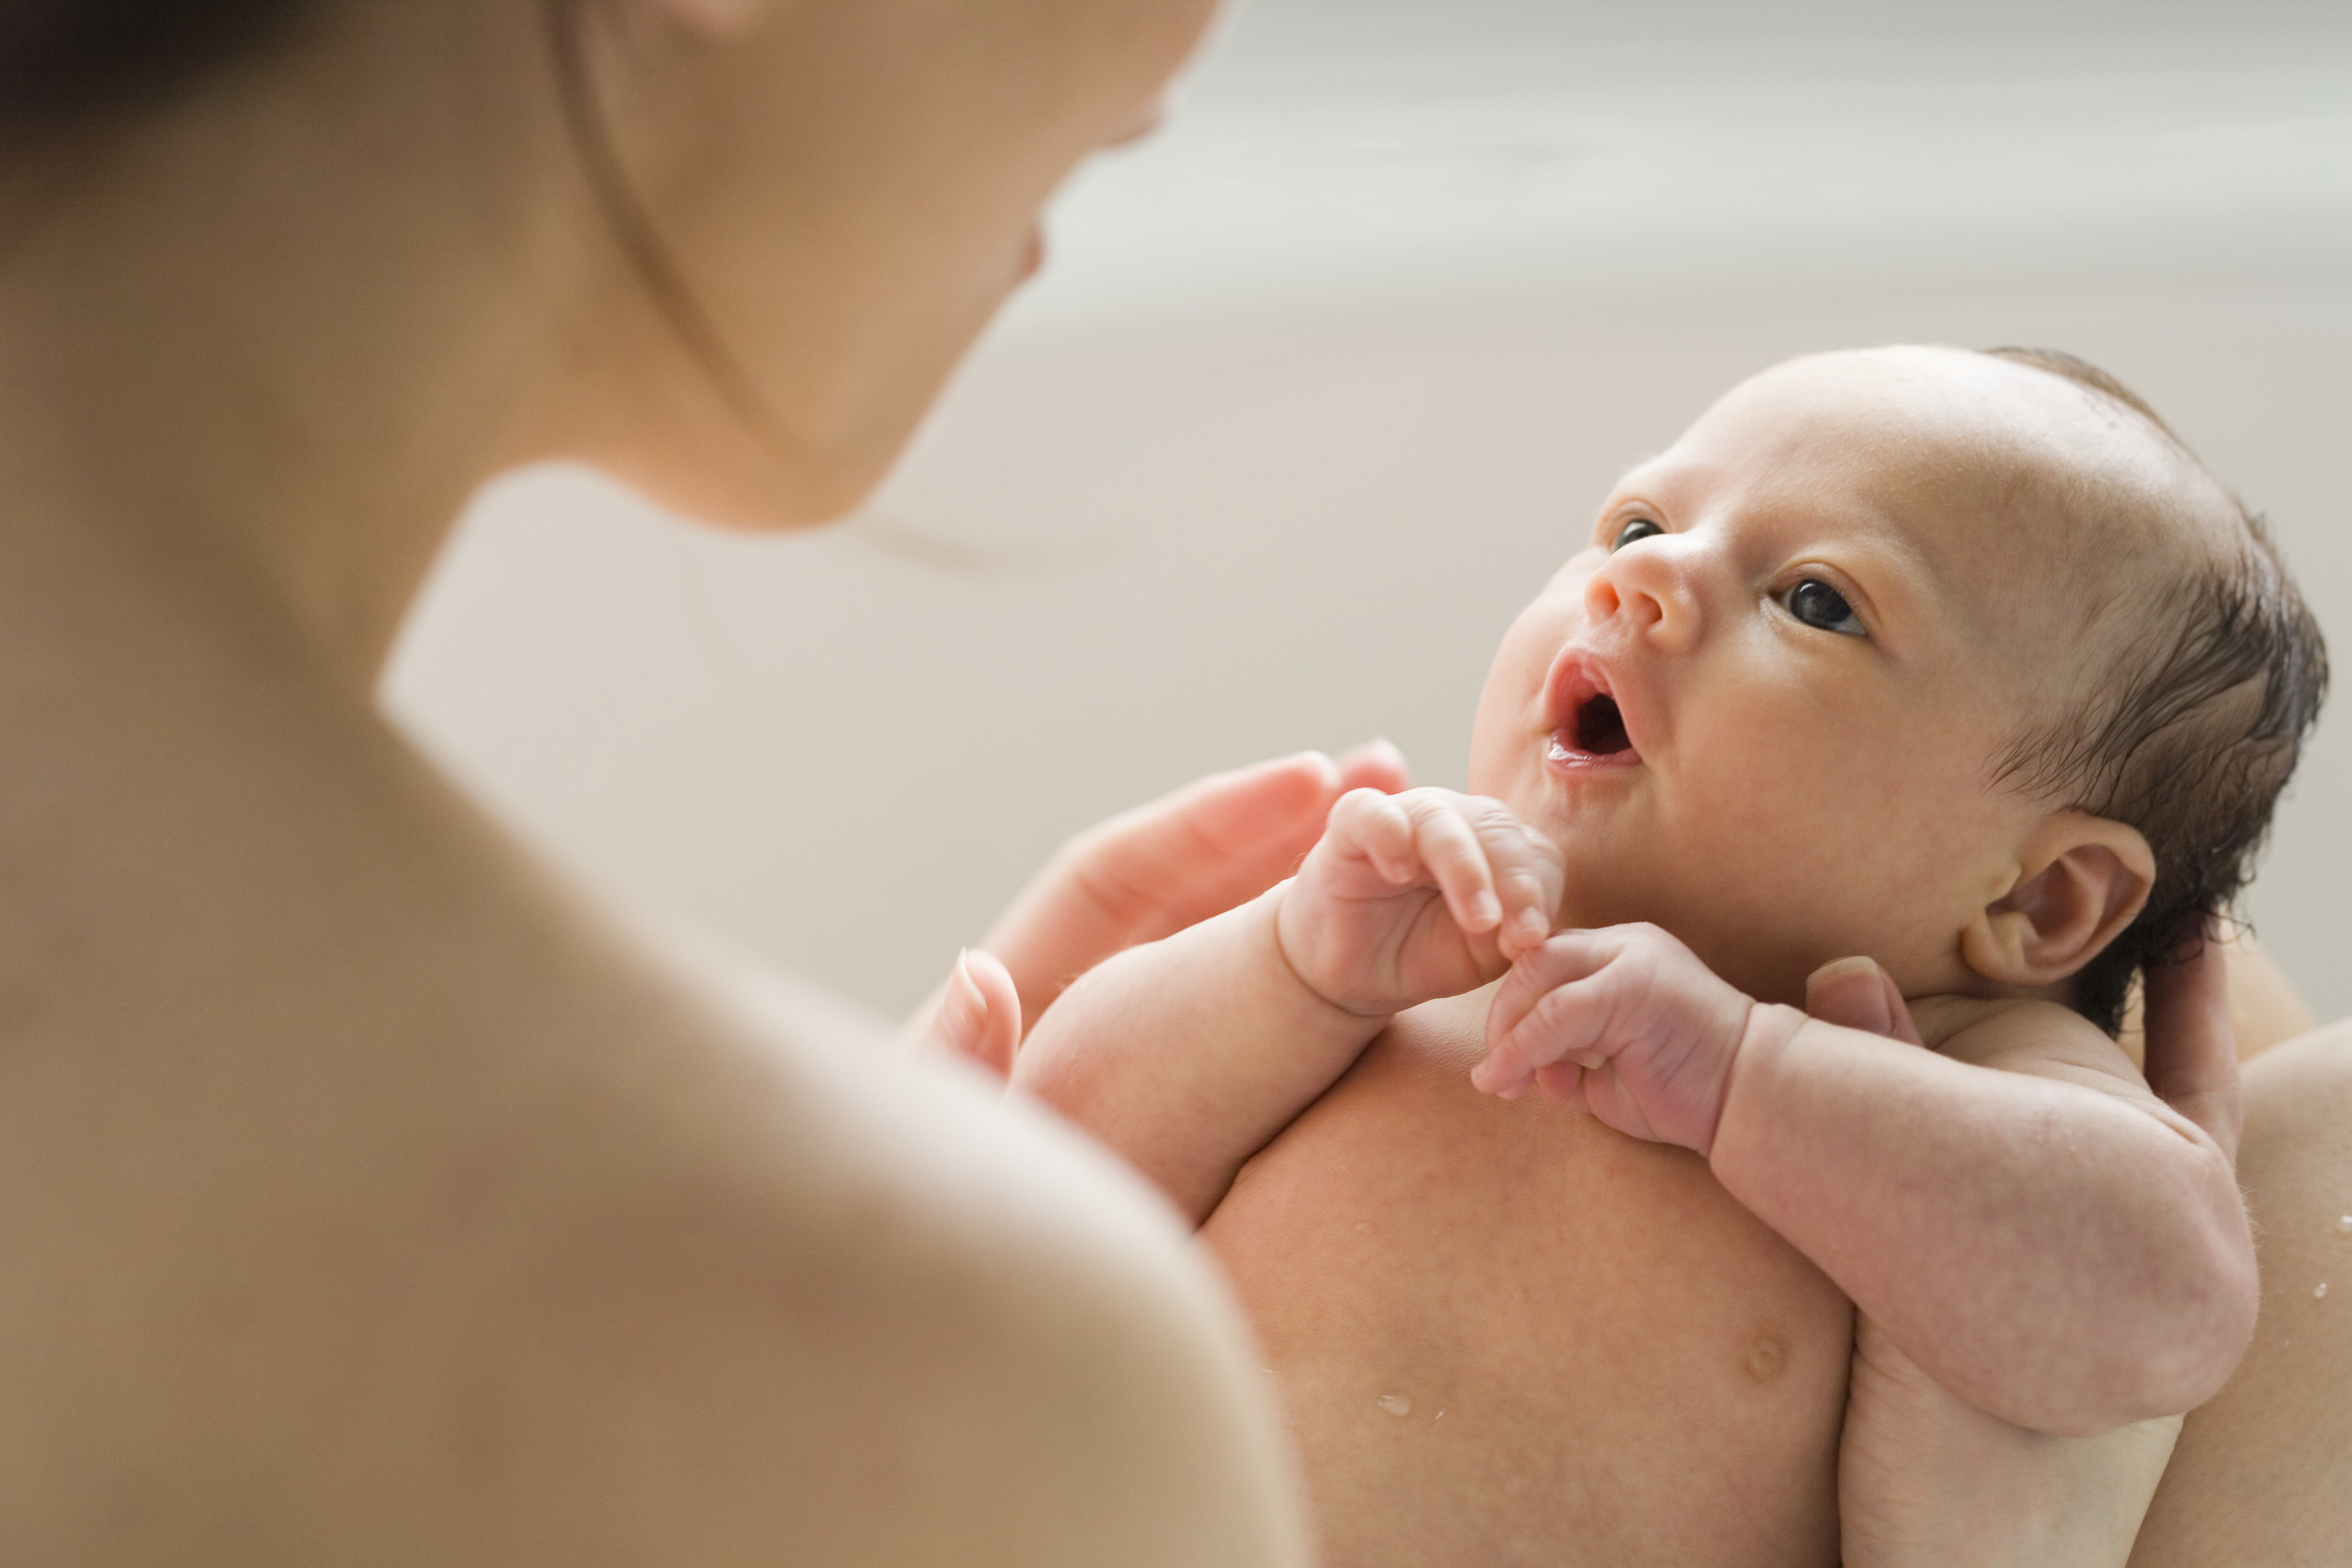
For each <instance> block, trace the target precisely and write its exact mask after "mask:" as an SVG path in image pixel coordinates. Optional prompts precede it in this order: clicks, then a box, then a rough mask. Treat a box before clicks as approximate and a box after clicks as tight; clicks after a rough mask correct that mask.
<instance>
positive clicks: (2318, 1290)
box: [2311, 1279, 2327, 1301]
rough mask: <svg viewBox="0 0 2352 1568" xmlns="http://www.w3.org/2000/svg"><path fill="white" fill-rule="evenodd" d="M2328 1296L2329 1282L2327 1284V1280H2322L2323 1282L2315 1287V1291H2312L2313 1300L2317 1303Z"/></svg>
mask: <svg viewBox="0 0 2352 1568" xmlns="http://www.w3.org/2000/svg"><path fill="white" fill-rule="evenodd" d="M2326 1294H2327V1282H2326V1280H2324V1279H2323V1280H2321V1281H2320V1282H2319V1284H2318V1285H2317V1286H2316V1287H2315V1288H2314V1289H2313V1290H2312V1292H2311V1299H2312V1300H2315V1301H2317V1300H2322V1299H2323V1298H2325V1297H2326Z"/></svg>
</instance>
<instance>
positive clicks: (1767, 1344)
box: [1748, 1331, 1789, 1383]
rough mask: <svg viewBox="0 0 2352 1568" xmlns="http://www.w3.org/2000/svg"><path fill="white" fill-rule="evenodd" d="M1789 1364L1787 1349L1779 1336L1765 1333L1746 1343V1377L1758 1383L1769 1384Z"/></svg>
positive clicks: (1768, 1332)
mask: <svg viewBox="0 0 2352 1568" xmlns="http://www.w3.org/2000/svg"><path fill="white" fill-rule="evenodd" d="M1788 1364H1789V1347H1788V1346H1787V1345H1786V1344H1784V1343H1782V1342H1781V1340H1780V1335H1778V1334H1776V1333H1772V1332H1770V1331H1766V1332H1764V1333H1760V1334H1759V1335H1757V1336H1756V1337H1755V1338H1754V1339H1752V1340H1750V1341H1748V1376H1750V1377H1752V1378H1754V1379H1755V1380H1756V1381H1757V1382H1759V1383H1770V1382H1771V1381H1772V1380H1773V1379H1775V1378H1777V1377H1779V1376H1780V1373H1781V1372H1782V1370H1783V1369H1785V1368H1786V1367H1787V1366H1788Z"/></svg>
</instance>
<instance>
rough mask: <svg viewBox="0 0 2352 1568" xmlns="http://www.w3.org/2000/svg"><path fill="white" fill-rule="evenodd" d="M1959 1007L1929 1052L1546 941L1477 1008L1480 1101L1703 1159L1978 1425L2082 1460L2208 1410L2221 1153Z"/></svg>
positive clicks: (2236, 1334)
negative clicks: (2109, 1444) (2068, 1441)
mask: <svg viewBox="0 0 2352 1568" xmlns="http://www.w3.org/2000/svg"><path fill="white" fill-rule="evenodd" d="M1954 1006H1957V1007H1958V1008H1962V1009H1968V1010H1969V1011H1971V1012H1973V1014H1974V1015H1975V1016H1960V1017H1956V1018H1953V1019H1950V1020H1948V1022H1949V1023H1951V1024H1954V1025H1956V1027H1954V1028H1953V1029H1952V1032H1950V1033H1949V1035H1948V1037H1946V1038H1944V1039H1943V1040H1942V1042H1941V1047H1940V1050H1939V1051H1928V1050H1925V1049H1920V1048H1917V1047H1908V1046H1905V1045H1901V1044H1897V1043H1895V1042H1892V1041H1889V1040H1887V1039H1885V1038H1882V1037H1877V1036H1874V1035H1867V1034H1864V1033H1861V1032H1860V1031H1857V1030H1853V1029H1846V1028H1840V1027H1838V1026H1833V1025H1830V1024H1826V1023H1822V1022H1821V1021H1820V1020H1818V1019H1813V1018H1809V1017H1807V1016H1805V1015H1804V1014H1802V1013H1801V1012H1798V1011H1797V1010H1796V1009H1795V1008H1792V1007H1780V1006H1769V1005H1759V1004H1755V1003H1752V1002H1750V1001H1749V999H1748V998H1747V997H1745V996H1743V995H1741V994H1739V993H1738V992H1736V991H1734V990H1733V989H1732V988H1731V987H1730V986H1729V985H1727V984H1725V983H1724V982H1723V981H1721V980H1720V979H1718V978H1717V977H1716V976H1715V975H1714V974H1713V973H1710V972H1709V971H1708V970H1707V969H1706V967H1705V966H1704V965H1703V964H1701V963H1699V961H1698V960H1697V959H1696V957H1695V956H1694V955H1692V954H1691V952H1689V950H1688V949H1686V948H1685V947H1683V946H1682V944H1681V943H1679V942H1675V940H1674V939H1673V938H1671V937H1669V936H1667V935H1665V933H1664V932H1663V931H1655V930H1654V929H1652V928H1647V927H1621V928H1615V929H1613V930H1611V931H1569V932H1562V933H1560V934H1559V935H1558V936H1556V937H1554V938H1552V939H1551V941H1550V942H1548V943H1546V944H1545V947H1544V948H1543V950H1542V951H1541V952H1539V953H1536V954H1530V955H1529V956H1528V957H1527V958H1525V959H1523V960H1522V961H1521V962H1520V963H1519V965H1518V966H1517V969H1516V970H1515V971H1514V973H1513V974H1512V976H1511V978H1510V979H1509V980H1507V982H1506V983H1505V984H1504V985H1503V987H1502V989H1501V991H1500V992H1499V993H1498V994H1497V995H1496V1004H1495V1009H1494V1014H1493V1016H1492V1017H1491V1019H1490V1022H1489V1026H1488V1054H1487V1059H1486V1062H1485V1063H1484V1064H1482V1066H1481V1067H1480V1068H1479V1071H1478V1082H1479V1085H1480V1087H1481V1088H1485V1089H1492V1090H1498V1091H1505V1092H1517V1090H1519V1089H1523V1088H1525V1087H1526V1086H1527V1085H1528V1082H1529V1081H1530V1079H1535V1080H1537V1081H1538V1082H1539V1083H1540V1084H1541V1085H1542V1087H1544V1088H1546V1089H1548V1090H1549V1091H1550V1092H1554V1093H1565V1094H1570V1095H1576V1096H1580V1097H1581V1098H1582V1099H1583V1100H1585V1102H1586V1103H1587V1104H1588V1105H1590V1106H1591V1109H1592V1110H1593V1111H1594V1112H1595V1113H1596V1114H1598V1115H1600V1116H1601V1117H1602V1119H1603V1120H1605V1121H1609V1122H1610V1123H1611V1124H1612V1125H1613V1126H1617V1127H1619V1128H1620V1129H1622V1131H1628V1132H1632V1133H1634V1134H1636V1135H1637V1136H1642V1137H1650V1138H1658V1139H1662V1140H1664V1141H1667V1142H1677V1143H1681V1144H1684V1145H1685V1146H1686V1147H1689V1148H1692V1149H1696V1150H1697V1151H1698V1152H1701V1153H1703V1154H1706V1156H1707V1157H1708V1162H1709V1163H1710V1164H1711V1165H1712V1166H1713V1168H1714V1170H1715V1173H1716V1174H1717V1178H1718V1179H1719V1180H1721V1181H1722V1183H1723V1184H1724V1186H1725V1187H1726V1188H1727V1190H1728V1191H1730V1192H1731V1194H1733V1195H1734V1196H1736V1197H1738V1199H1739V1200H1740V1201H1741V1202H1742V1203H1744V1204H1746V1205H1748V1207H1749V1208H1750V1209H1752V1210H1753V1211H1754V1212H1755V1213H1756V1214H1757V1215H1759V1217H1761V1218H1762V1219H1764V1220H1765V1221H1766V1222H1767V1223H1768V1224H1769V1225H1771V1226H1773V1228H1775V1229H1776V1230H1778V1231H1780V1234H1781V1235H1783V1236H1785V1237H1788V1238H1789V1240H1790V1242H1792V1243H1793V1244H1794V1245H1795V1246H1796V1247H1798V1248H1799V1249H1800V1250H1801V1251H1802V1252H1804V1253H1805V1255H1806V1256H1807V1257H1809V1258H1811V1259H1812V1260H1813V1261H1814V1262H1815V1263H1817V1264H1819V1265H1820V1266H1821V1267H1822V1269H1823V1270H1824V1271H1825V1272H1826V1273H1828V1274H1829V1276H1830V1277H1831V1278H1832V1279H1834V1280H1836V1281H1837V1283H1838V1284H1839V1286H1840V1287H1841V1288H1843V1289H1844V1290H1845V1291H1846V1293H1847V1294H1848V1295H1850V1296H1852V1297H1853V1299H1854V1301H1855V1303H1856V1304H1857V1305H1858V1306H1859V1307H1860V1308H1861V1309H1862V1310H1863V1311H1864V1312H1865V1313H1866V1314H1867V1315H1869V1316H1870V1317H1871V1318H1872V1319H1874V1320H1875V1321H1877V1322H1878V1324H1879V1325H1880V1326H1881V1327H1882V1328H1883V1329H1884V1330H1885V1331H1886V1333H1887V1335H1888V1336H1889V1338H1890V1339H1891V1340H1892V1341H1893V1342H1895V1343H1896V1344H1897V1345H1899V1346H1900V1347H1901V1348H1902V1349H1903V1350H1905V1351H1906V1352H1908V1353H1909V1354H1910V1355H1911V1356H1912V1358H1913V1359H1914V1360H1916V1362H1917V1363H1919V1365H1920V1367H1921V1368H1922V1369H1923V1370H1924V1371H1926V1372H1927V1374H1928V1375H1929V1376H1931V1377H1933V1378H1934V1379H1935V1380H1936V1381H1937V1382H1938V1383H1940V1384H1943V1385H1944V1386H1945V1387H1947V1388H1949V1389H1950V1390H1952V1392H1954V1393H1955V1394H1958V1395H1960V1396H1961V1397H1963V1398H1965V1399H1967V1400H1969V1402H1970V1403H1971V1404H1973V1405H1977V1406H1978V1407H1979V1408H1980V1409H1982V1410H1985V1411H1987V1412H1988V1413H1990V1414H1991V1415H1998V1416H2000V1417H2001V1418H2002V1419H2004V1420H2008V1421H2011V1422H2014V1423H2015V1424H2017V1425H2019V1426H2028V1427H2032V1428H2034V1429H2036V1430H2040V1431H2044V1432H2052V1433H2057V1434H2062V1435H2073V1436H2081V1435H2088V1434H2092V1433H2096V1432H2102V1431H2105V1430H2108V1429H2110V1428H2113V1427H2116V1426H2122V1425H2124V1424H2125V1423H2126V1422H2131V1421H2136V1420H2140V1419H2143V1418H2146V1417H2148V1416H2154V1415H2171V1414H2176V1413H2178V1412H2179V1411H2182V1410H2186V1409H2189V1407H2191V1406H2193V1405H2197V1404H2199V1403H2200V1402H2202V1401H2203V1400H2204V1399H2205V1398H2207V1397H2209V1396H2210V1394H2212V1393H2213V1392H2214V1391H2215V1390H2217V1389H2218V1388H2220V1386H2221V1384H2222V1383H2223V1382H2224V1381H2226V1380H2227V1378H2228V1376H2229V1373H2230V1371H2231V1368H2232V1367H2234V1366H2235V1365H2236V1363H2237V1360H2238V1357H2239V1355H2240V1354H2241V1353H2242V1351H2243V1349H2244V1347H2245V1344H2246V1341H2247V1337H2248V1335H2249V1334H2250V1333H2251V1331H2252V1325H2253V1316H2254V1306H2255V1298H2256V1283H2255V1272H2254V1260H2253V1248H2252V1238H2251V1237H2250V1234H2249V1231H2248V1227H2247V1223H2246V1217H2245V1210H2244V1207H2243V1205H2242V1202H2241V1200H2240V1197H2239V1194H2238V1187H2237V1183H2236V1180H2235V1178H2234V1176H2233V1174H2232V1173H2231V1163H2230V1160H2229V1158H2228V1156H2227V1154H2226V1153H2225V1152H2223V1151H2222V1150H2221V1147H2220V1146H2219V1145H2218V1144H2217V1143H2216V1142H2214V1140H2213V1138H2212V1137H2211V1135H2210V1134H2209V1133H2208V1132H2206V1131H2204V1130H2203V1129H2202V1128H2200V1127H2199V1126H2198V1125H2197V1124H2196V1123H2195V1122H2193V1121H2189V1119H2188V1118H2187V1117H2184V1116H2182V1115H2181V1114H2179V1112H2178V1111H2175V1110H2173V1109H2172V1108H2171V1107H2170V1106H2168V1105H2166V1104H2165V1103H2164V1102H2163V1101H2162V1100H2159V1099H2158V1098H2157V1097H2156V1096H2155V1095H2154V1094H2152V1093H2151V1092H2150V1091H2149V1090H2148V1088H2147V1084H2146V1082H2145V1081H2144V1080H2143V1079H2141V1078H2140V1076H2139V1074H2138V1073H2137V1070H2135V1069H2134V1068H2132V1066H2131V1063H2130V1061H2129V1059H2128V1058H2126V1057H2125V1056H2124V1055H2123V1053H2122V1052H2121V1050H2119V1049H2118V1048H2117V1047H2116V1045H2115V1043H2114V1042H2113V1041H2111V1040H2109V1039H2107V1038H2106V1037H2105V1036H2104V1035H2102V1034H2100V1033H2099V1031H2098V1030H2096V1029H2095V1028H2094V1027H2092V1026H2090V1025H2089V1024H2088V1023H2086V1022H2084V1020H2083V1019H2081V1018H2079V1017H2077V1016H2074V1014H2071V1013H2069V1012H2066V1011H2065V1010H2064V1009H2063V1008H2060V1007H2056V1006H2054V1005H2050V1004H2046V1003H2007V1004H1998V1003H1994V1004H1970V1003H1960V1004H1954ZM1937 1032H1938V1033H1941V1032H1942V1031H1941V1030H1938V1031H1937Z"/></svg>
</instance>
